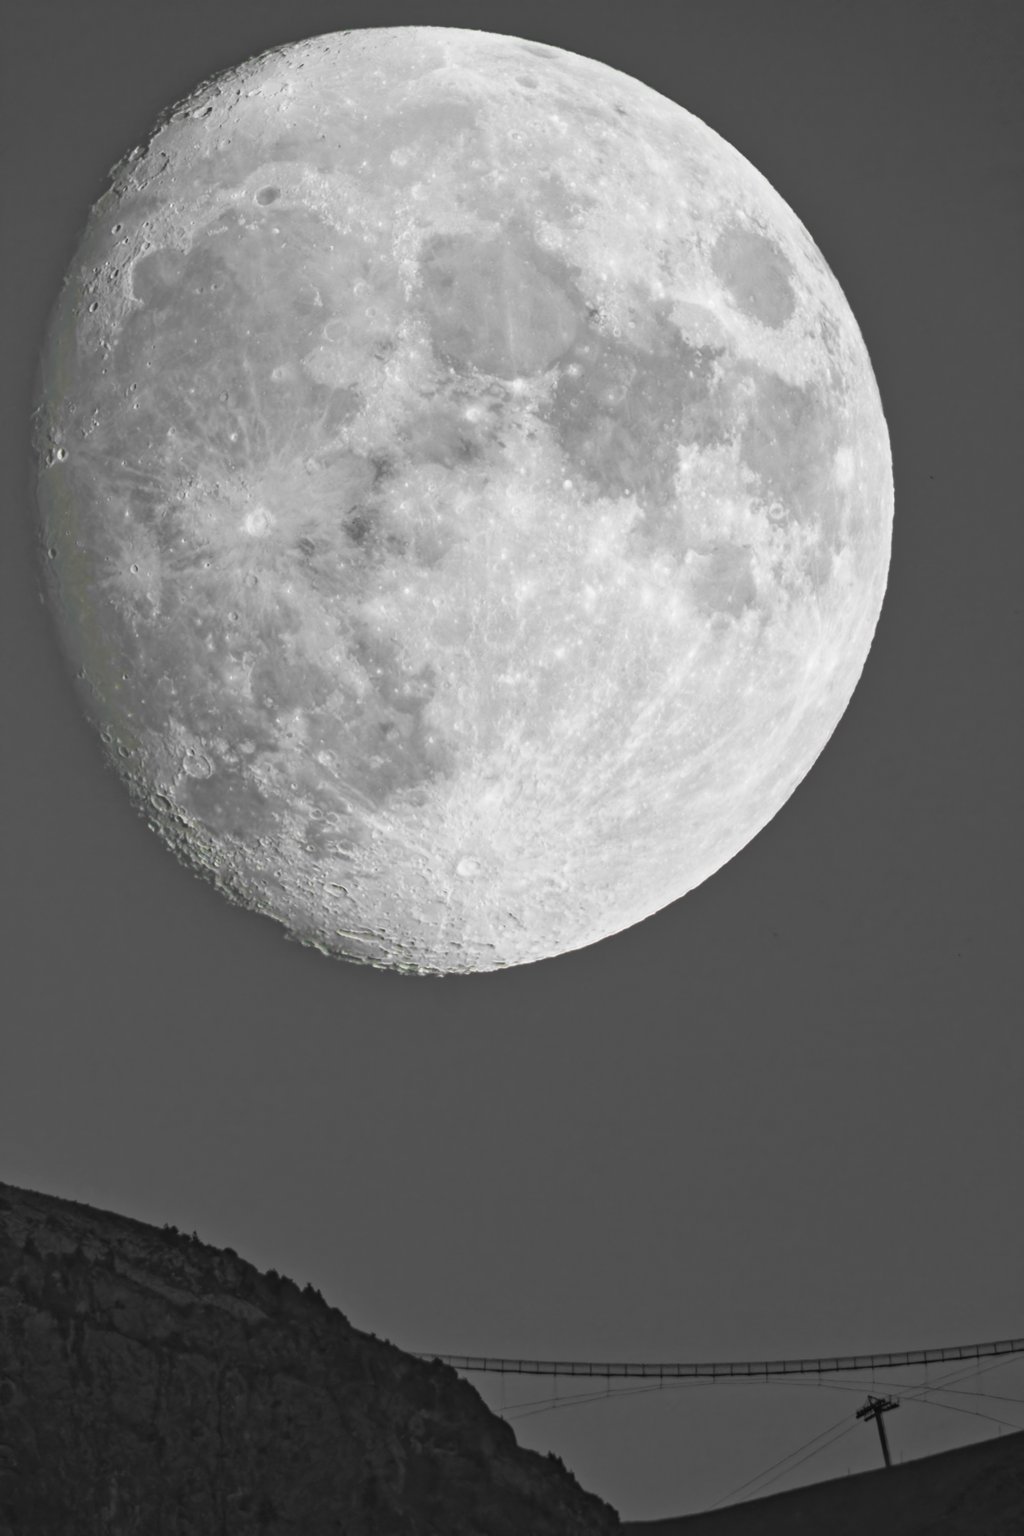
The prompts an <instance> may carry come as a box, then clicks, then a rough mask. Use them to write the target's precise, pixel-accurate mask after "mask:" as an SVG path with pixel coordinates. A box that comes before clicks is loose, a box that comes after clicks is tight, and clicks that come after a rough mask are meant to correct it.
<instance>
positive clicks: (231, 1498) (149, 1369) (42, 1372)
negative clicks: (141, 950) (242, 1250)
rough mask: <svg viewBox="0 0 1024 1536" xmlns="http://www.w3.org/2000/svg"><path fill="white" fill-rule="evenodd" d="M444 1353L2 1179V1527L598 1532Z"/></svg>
mask: <svg viewBox="0 0 1024 1536" xmlns="http://www.w3.org/2000/svg"><path fill="white" fill-rule="evenodd" d="M618 1528H619V1525H618V1517H617V1515H616V1514H615V1512H614V1511H613V1510H612V1509H611V1508H610V1507H609V1506H608V1505H607V1504H605V1503H603V1502H602V1501H601V1500H600V1499H598V1498H596V1497H594V1496H593V1495H590V1494H587V1493H585V1492H584V1491H583V1490H582V1489H581V1488H580V1487H579V1485H578V1484H577V1483H576V1481H575V1479H574V1478H573V1477H572V1476H571V1475H570V1474H569V1473H568V1472H567V1471H566V1470H565V1468H564V1467H563V1466H562V1464H561V1462H560V1461H558V1460H557V1459H556V1458H554V1457H543V1456H540V1455H537V1454H536V1453H534V1452H532V1451H527V1450H522V1449H520V1448H519V1447H518V1446H517V1444H516V1441H515V1437H514V1435H513V1433H512V1431H511V1429H510V1428H509V1427H508V1425H506V1424H505V1423H504V1422H503V1421H502V1420H501V1419H499V1418H497V1417H495V1416H494V1415H493V1414H492V1413H491V1412H490V1411H489V1410H488V1408H487V1407H486V1406H485V1405H484V1403H483V1402H482V1400H481V1399H480V1397H479V1396H478V1395H477V1393H476V1392H475V1391H474V1390H473V1388H472V1387H470V1386H469V1385H468V1384H467V1383H466V1382H464V1381H462V1380H460V1379H459V1377H458V1376H457V1375H456V1373H455V1372H454V1371H453V1370H451V1369H450V1368H449V1367H447V1366H443V1365H440V1364H438V1363H436V1362H435V1363H428V1362H426V1361H421V1360H417V1359H415V1358H413V1357H412V1356H410V1355H407V1354H404V1353H403V1352H402V1351H401V1350H399V1349H397V1348H395V1347H394V1346H393V1345H390V1344H388V1343H385V1342H383V1341H382V1340H378V1339H376V1338H374V1337H372V1336H370V1335H367V1334H365V1333H361V1332H359V1330H358V1329H356V1328H353V1327H352V1326H351V1324H350V1323H349V1322H348V1321H347V1320H346V1319H345V1318H344V1317H343V1316H342V1315H341V1313H340V1312H337V1311H335V1310H334V1309H333V1308H332V1307H329V1306H328V1305H327V1304H326V1303H325V1302H324V1301H323V1300H322V1298H321V1297H320V1296H319V1294H318V1293H317V1292H315V1291H313V1290H312V1289H311V1288H309V1287H307V1288H306V1290H305V1291H300V1290H299V1288H298V1287H297V1286H295V1285H294V1284H293V1283H292V1282H291V1281H289V1280H284V1279H281V1278H279V1277H278V1276H276V1275H275V1274H274V1273H273V1271H271V1272H269V1273H268V1274H265V1275H264V1274H261V1273H259V1272H258V1271H257V1270H256V1269H255V1268H253V1266H252V1265H251V1264H247V1263H246V1262H245V1261H244V1260H242V1259H240V1258H238V1256H237V1255H236V1254H234V1253H233V1252H232V1251H231V1250H230V1249H228V1250H225V1251H218V1250H217V1249H214V1248H210V1247H208V1246H207V1245H205V1244H204V1243H201V1242H199V1241H198V1240H197V1239H191V1238H188V1237H187V1236H184V1235H182V1234H179V1233H177V1232H176V1231H174V1229H171V1228H165V1229H163V1230H161V1229H159V1228H156V1227H151V1226H147V1225H146V1224H144V1223H142V1222H138V1221H134V1220H131V1219H129V1218H126V1217H122V1216H117V1215H113V1214H111V1213H109V1212H106V1211H98V1210H93V1209H91V1208H90V1207H88V1206H85V1205H79V1204H76V1203H74V1202H72V1201H67V1200H61V1199H57V1198H55V1197H53V1196H48V1195H41V1194H34V1193H31V1192H29V1191H27V1190H21V1189H15V1188H13V1187H12V1186H10V1185H7V1184H0V1536H28V1533H31V1536H51V1533H52V1536H213V1533H216V1536H250V1533H253V1536H255V1533H261V1536H286V1533H294V1536H327V1533H331V1536H609V1533H611V1532H613V1531H617V1530H618Z"/></svg>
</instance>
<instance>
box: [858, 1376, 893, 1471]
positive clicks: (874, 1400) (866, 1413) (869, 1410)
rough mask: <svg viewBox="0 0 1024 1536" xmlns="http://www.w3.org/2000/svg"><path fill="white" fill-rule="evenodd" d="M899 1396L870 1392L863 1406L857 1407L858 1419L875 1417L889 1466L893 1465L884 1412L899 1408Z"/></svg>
mask: <svg viewBox="0 0 1024 1536" xmlns="http://www.w3.org/2000/svg"><path fill="white" fill-rule="evenodd" d="M899 1405H900V1400H899V1398H898V1397H872V1396H871V1394H870V1393H869V1394H868V1400H867V1402H866V1403H865V1404H864V1407H863V1408H858V1409H857V1417H858V1419H874V1421H875V1423H876V1424H877V1425H878V1438H879V1440H881V1442H882V1455H883V1456H884V1457H885V1464H886V1466H887V1467H891V1466H892V1457H891V1456H890V1455H889V1441H888V1438H887V1436H886V1433H885V1425H884V1424H883V1423H882V1414H883V1413H888V1412H889V1409H890V1408H898V1407H899Z"/></svg>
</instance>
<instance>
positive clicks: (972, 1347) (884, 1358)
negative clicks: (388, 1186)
mask: <svg viewBox="0 0 1024 1536" xmlns="http://www.w3.org/2000/svg"><path fill="white" fill-rule="evenodd" d="M410 1353H412V1354H415V1355H416V1357H417V1359H420V1360H437V1361H440V1362H441V1364H442V1365H450V1366H452V1367H453V1369H455V1370H456V1371H465V1372H467V1373H468V1374H478V1373H479V1374H482V1375H492V1376H510V1375H511V1376H599V1377H603V1378H605V1379H608V1380H623V1381H625V1380H636V1379H638V1378H647V1379H653V1380H658V1381H670V1380H678V1379H682V1378H689V1379H705V1380H711V1381H714V1380H723V1379H728V1378H733V1379H735V1378H739V1377H752V1376H762V1377H772V1376H827V1375H835V1374H837V1373H838V1372H846V1371H868V1370H882V1369H886V1368H888V1369H889V1370H896V1369H899V1368H900V1367H901V1366H910V1365H937V1364H941V1363H942V1362H943V1361H949V1360H982V1359H986V1358H987V1357H988V1356H990V1355H1020V1354H1024V1338H1021V1339H997V1340H994V1341H992V1342H989V1343H984V1344H952V1345H947V1346H946V1347H945V1348H943V1349H900V1350H879V1351H875V1352H874V1353H872V1354H864V1355H820V1356H814V1357H811V1358H800V1359H792V1360H707V1361H632V1362H630V1361H609V1360H516V1359H505V1358H501V1357H498V1356H493V1355H439V1354H434V1353H431V1352H429V1351H423V1350H413V1351H410Z"/></svg>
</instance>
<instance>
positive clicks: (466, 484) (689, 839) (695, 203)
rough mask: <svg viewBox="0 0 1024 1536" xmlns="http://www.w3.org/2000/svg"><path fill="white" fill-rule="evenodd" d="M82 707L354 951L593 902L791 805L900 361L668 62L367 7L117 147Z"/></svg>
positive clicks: (447, 949) (84, 337)
mask: <svg viewBox="0 0 1024 1536" xmlns="http://www.w3.org/2000/svg"><path fill="white" fill-rule="evenodd" d="M36 420H37V428H36V430H37V448H38V458H39V478H38V503H39V515H40V526H41V537H42V539H43V541H44V547H45V550H46V555H47V559H46V561H45V567H46V572H47V579H48V585H49V590H50V595H51V599H52V604H53V608H54V612H55V615H56V618H57V621H58V624H59V626H60V630H61V635H62V640H63V644H64V647H65V650H66V652H67V654H68V656H69V658H70V659H71V661H72V663H73V665H74V668H75V670H76V675H77V678H78V681H79V685H80V690H81V694H82V698H83V703H84V706H85V708H86V710H87V712H88V714H89V716H90V718H91V719H92V720H93V721H94V722H95V724H96V725H97V727H98V728H99V730H100V732H101V734H102V736H103V739H104V741H105V742H106V744H107V750H108V753H109V755H110V757H111V759H112V761H113V762H114V763H115V764H116V766H117V767H118V770H119V771H120V773H121V774H122V775H123V777H124V779H125V780H126V782H127V785H128V787H129V789H130V791H131V794H132V797H133V799H134V801H135V803H136V804H137V805H138V806H139V807H140V808H141V809H142V810H143V811H144V812H145V813H146V815H147V816H148V818H149V819H150V821H151V823H152V825H153V826H154V828H155V829H156V831H157V832H158V833H159V834H160V835H161V836H162V837H163V838H164V840H165V841H166V842H167V843H168V844H169V845H170V846H171V847H172V848H173V849H174V850H175V851H176V852H177V853H178V855H179V856H180V857H181V858H183V859H184V860H185V861H186V862H188V863H189V864H190V865H191V866H193V867H194V868H195V869H197V870H199V871H200V872H202V873H204V874H206V875H207V876H209V877H210V878H211V879H213V880H214V881H215V882H216V883H217V884H218V885H219V886H220V888H221V889H222V890H223V891H224V892H225V893H226V894H227V895H228V896H230V897H231V898H232V899H234V900H236V901H238V902H241V903H244V904H245V905H247V906H249V907H252V908H254V909H256V910H258V911H261V912H264V913H267V914H269V915H270V916H272V917H274V918H276V919H277V920H278V921H279V922H280V923H282V924H283V925H284V926H285V928H286V930H287V931H288V933H289V934H290V935H291V936H292V937H294V938H296V939H299V940H301V941H302V942H304V943H307V944H311V945H315V946H317V947H318V948H320V949H321V950H323V951H325V952H327V953H330V954H335V955H339V956H342V957H345V958H348V959H351V960H356V961H361V962H365V963H368V964H372V965H378V966H385V967H391V968H396V969H403V970H410V971H419V972H427V973H430V972H433V973H444V972H453V971H485V970H492V969H496V968H499V967H503V966H509V965H515V964H519V963H522V962H526V961H532V960H537V959H540V958H542V957H544V956H549V955H554V954H558V953H561V952H564V951H566V950H570V949H574V948H577V947H580V946H583V945H586V944H590V943H593V942H594V941H596V940H598V939H601V938H603V937H605V936H607V935H609V934H612V933H614V932H617V931H619V930H621V929H623V928H625V927H627V926H629V925H630V924H633V923H635V922H637V921H639V920H640V919H642V918H644V917H646V916H648V915H649V914H651V913H653V912H655V911H657V910H658V909H659V908H661V907H663V906H665V905H667V904H668V903H669V902H672V901H674V900H675V899H676V898H678V897H679V896H681V895H683V894H684V893H685V892H687V891H689V890H691V889H692V888H693V887H694V886H696V885H697V884H699V883H700V882H701V881H702V880H704V879H706V878H707V877H708V876H709V875H711V874H712V873H713V872H714V871H715V870H716V869H718V868H719V867H720V866H721V865H722V864H724V863H725V862H726V861H727V860H728V859H730V858H731V857H732V856H733V855H734V854H735V853H736V852H737V851H738V850H739V849H740V848H742V847H743V845H744V844H745V843H747V842H748V841H749V840H750V838H751V837H753V836H754V835H755V834H756V833H757V832H758V831H759V830H760V829H761V828H762V827H763V826H764V825H765V824H766V823H767V821H768V820H769V819H770V818H771V817H772V816H773V815H774V813H775V812H776V811H777V810H778V809H779V807H780V806H781V805H782V804H783V802H784V801H785V800H786V799H787V797H788V796H789V795H790V793H791V792H792V791H793V789H794V788H795V786H796V785H797V784H798V782H799V781H800V779H801V778H802V777H803V776H804V775H805V774H806V772H807V771H808V769H809V768H810V766H811V764H812V763H813V762H814V760H815V758H816V757H817V756H818V754H819V753H820V751H821V750H822V748H823V746H824V745H825V743H826V742H827V740H828V738H829V736H830V735H831V733H832V731H833V729H834V728H835V726H836V723H837V721H838V720H839V718H840V716H841V714H842V712H843V710H844V709H845V707H846V704H847V703H848V701H849V698H850V695H851V693H852V691H853V689H854V687H855V685H856V683H857V680H858V677H859V675H860V673H861V670H862V667H863V664H864V660H865V657H866V655H867V652H868V648H869V646H870V643H871V639H872V635H873V633H874V629H875V625H876V622H877V619H878V614H879V611H880V607H881V603H882V598H883V593H884V588H885V581H886V574H887V568H888V559H889V543H890V534H891V520H892V475H891V464H890V454H889V442H888V435H887V431H886V425H885V421H884V417H883V414H882V409H881V403H880V400H879V395H878V391H877V387H876V384H875V380H874V376H873V373H872V369H871V365H870V361H869V359H868V355H867V352H866V349H865V346H864V343H863V340H862V338H861V335H860V332H859V330H858V328H857V325H856V322H855V320H854V318H853V316H852V314H851V312H850V309H849V306H848V305H847V303H846V300H845V298H844V296H843V294H842V292H841V290H840V288H839V286H838V284H837V283H836V281H835V278H834V277H833V276H832V274H831V272H830V271H829V269H828V267H827V265H826V263H825V261H824V259H823V257H822V256H821V254H820V252H819V251H818V250H817V248H816V246H815V245H814V243H813V241H812V239H811V237H810V236H809V234H808V233H807V231H806V230H805V229H804V227H803V225H802V224H801V223H800V222H799V220H798V219H797V217H796V216H795V215H794V213H793V212H792V211H791V210H790V209H789V207H788V206H787V205H786V204H785V202H784V201H783V200H782V199H781V198H780V197H779V196H778V195H777V193H775V191H774V190H773V189H772V188H771V187H770V185H769V184H768V183H767V182H766V181H765V179H764V178H763V177H762V176H761V175H760V174H759V173H758V172H757V171H756V170H755V169H754V168H753V167H752V166H751V165H750V164H749V163H748V162H747V161H746V160H745V159H744V158H743V157H742V156H741V155H740V154H739V153H738V152H737V151H736V150H734V149H732V148H731V147H730V146H729V145H728V144H727V143H725V141H724V140H723V139H721V138H720V137H719V136H718V135H717V134H716V133H714V132H713V131H712V130H711V129H709V128H708V127H706V126H705V125H704V124H703V123H701V122H700V121H699V120H698V119H696V118H695V117H693V116H692V115H691V114H690V113H688V112H686V111H685V110H684V109H683V108H681V107H679V106H678V105H676V104H675V103H673V102H671V101H669V100H667V99H666V98H664V97H661V96H659V95H658V94H656V93H655V92H654V91H652V90H650V89H649V88H648V87H646V86H644V85H642V84H641V83H639V82H638V81H636V80H633V79H631V78H629V77H628V76H626V75H623V74H620V73H618V72H617V71H615V70H613V69H610V68H608V67H607V66H605V65H603V64H599V63H596V62H593V61H591V60H589V59H585V58H582V57H579V56H576V55H573V54H569V53H566V52H563V51H561V50H559V49H556V48H550V47H545V46H541V45H537V44H533V43H529V42H525V41H522V40H519V39H515V38H508V37H501V36H496V35H492V34H488V33H483V32H473V31H464V30H455V29H444V28H429V27H423V28H421V27H409V28H390V29H388V28H384V29H370V30H367V31H360V32H353V33H336V34H332V35H328V36H324V37H318V38H313V39H311V40H309V41H307V42H303V43H298V44H294V45H291V46H288V47H285V48H281V49H277V50H275V51H273V52H271V53H268V54H265V55H263V56H261V57H260V58H257V59H254V60H252V61H250V62H249V63H247V64H245V65H243V66H241V67H240V68H238V69H236V70H234V71H231V72H230V73H228V74H226V75H223V76H221V77H219V78H218V79H217V80H215V81H213V82H211V83H208V84H206V85H204V86H202V87H200V88H199V90H198V91H196V92H195V93H194V94H193V95H192V96H191V97H189V98H188V100H186V101H185V102H183V103H181V104H180V105H179V106H177V107H176V108H174V109H173V110H171V111H170V112H169V113H168V114H167V116H166V117H165V118H164V120H163V121H162V122H161V123H160V124H159V125H158V126H157V128H156V130H155V131H154V133H153V135H152V137H151V138H150V140H149V142H148V143H147V144H146V145H145V146H144V147H142V148H141V149H138V150H135V151H134V152H133V153H132V154H130V155H129V156H128V157H127V158H126V159H125V160H124V161H123V162H122V164H121V165H120V166H119V167H117V168H116V170H115V171H114V172H113V173H112V181H111V186H110V189H109V190H108V191H107V192H106V193H105V194H104V195H103V196H102V197H101V198H100V200H99V202H98V203H97V204H96V206H95V208H94V209H93V212H92V214H91V216H90V219H89V222H88V225H87V228H86V230H85V233H84V236H83V239H82V242H81V245H80V247H79V250H78V252H77V254H76V256H75V259H74V261H73V263H72V265H71V268H70V270H69V273H68V275H67V277H66V279H65V282H64V286H63V288H62V291H61V294H60V296H59V299H58V302H57V304H56V307H55V311H54V314H53V317H52V320H51V324H50V328H49V332H48V338H47V342H46V346H45V349H44V354H43V359H42V366H41V375H40V386H39V395H38V409H37V419H36Z"/></svg>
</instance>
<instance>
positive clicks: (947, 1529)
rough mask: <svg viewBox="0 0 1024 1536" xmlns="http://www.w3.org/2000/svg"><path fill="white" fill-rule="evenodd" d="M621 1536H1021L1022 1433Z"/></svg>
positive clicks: (647, 1524)
mask: <svg viewBox="0 0 1024 1536" xmlns="http://www.w3.org/2000/svg"><path fill="white" fill-rule="evenodd" d="M622 1532H623V1536H627V1533H632V1536H802V1533H806V1536H867V1533H871V1532H877V1533H878V1536H1021V1533H1022V1532H1024V1432H1021V1433H1020V1434H1012V1435H1002V1436H1000V1437H998V1438H996V1439H994V1440H982V1441H981V1442H980V1443H979V1444H976V1445H965V1446H962V1447H961V1448H960V1449H959V1450H956V1451H943V1452H942V1453H941V1454H940V1455H938V1456H922V1457H921V1458H920V1459H919V1460H917V1461H907V1462H903V1463H902V1464H901V1465H897V1466H894V1467H890V1468H889V1469H888V1470H887V1469H886V1468H885V1467H880V1468H879V1469H878V1470H877V1471H874V1472H858V1473H855V1474H854V1476H852V1477H843V1478H833V1479H830V1480H829V1481H828V1482H822V1483H813V1484H811V1485H810V1486H809V1487H807V1488H794V1489H792V1490H791V1491H790V1492H788V1493H776V1494H773V1495H772V1496H771V1497H769V1498H764V1499H751V1500H750V1501H749V1502H748V1503H746V1504H736V1505H734V1506H733V1507H732V1508H728V1509H717V1510H711V1511H709V1512H708V1513H707V1514H702V1515H682V1516H680V1517H679V1518H677V1519H673V1520H644V1521H636V1522H631V1523H626V1524H624V1525H623V1526H622Z"/></svg>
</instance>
